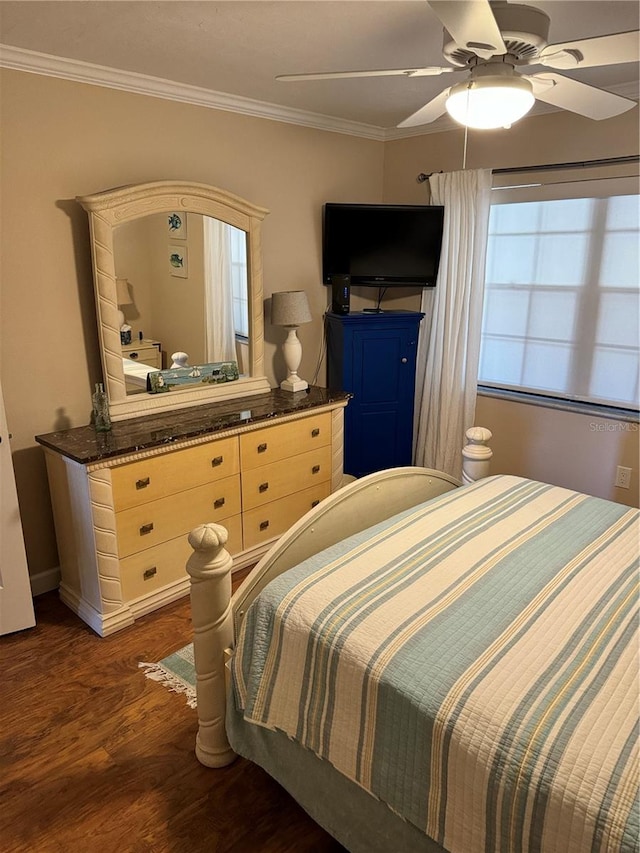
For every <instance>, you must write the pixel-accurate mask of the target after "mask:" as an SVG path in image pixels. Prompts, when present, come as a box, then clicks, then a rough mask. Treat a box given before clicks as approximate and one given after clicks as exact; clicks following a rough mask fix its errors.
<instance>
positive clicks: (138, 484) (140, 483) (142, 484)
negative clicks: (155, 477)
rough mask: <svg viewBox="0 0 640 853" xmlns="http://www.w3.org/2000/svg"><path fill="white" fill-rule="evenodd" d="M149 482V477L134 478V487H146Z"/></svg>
mask: <svg viewBox="0 0 640 853" xmlns="http://www.w3.org/2000/svg"><path fill="white" fill-rule="evenodd" d="M150 482H151V478H150V477H145V478H144V480H136V489H146V488H147V486H148V485H149V483H150Z"/></svg>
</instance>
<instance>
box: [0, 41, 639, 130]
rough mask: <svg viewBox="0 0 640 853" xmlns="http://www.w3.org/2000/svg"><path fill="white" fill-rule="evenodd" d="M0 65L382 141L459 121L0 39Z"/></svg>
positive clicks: (618, 89)
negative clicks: (146, 70) (189, 79)
mask: <svg viewBox="0 0 640 853" xmlns="http://www.w3.org/2000/svg"><path fill="white" fill-rule="evenodd" d="M0 67H4V68H11V69H13V70H15V71H25V72H28V73H31V74H42V75H43V76H45V77H59V78H61V79H63V80H72V81H73V82H75V83H88V84H89V85H92V86H104V87H106V88H108V89H118V90H120V91H122V92H133V93H134V94H137V95H147V96H149V97H153V98H164V99H165V100H168V101H179V102H180V103H184V104H193V105H194V106H198V107H206V108H208V109H214V110H225V111H226V112H233V113H239V114H240V115H248V116H254V117H255V118H264V119H270V120H271V121H281V122H285V123H286V124H295V125H298V126H300V127H310V128H314V129H315V130H327V131H331V132H333V133H344V134H346V135H348V136H358V137H361V138H364V139H373V140H377V141H378V142H386V141H388V140H394V139H405V138H407V137H411V136H427V135H429V134H431V133H444V132H446V131H450V130H459V129H460V125H459V124H457V123H456V122H455V121H453V119H451V118H449V116H448V115H444V116H442V117H441V118H439V119H437V120H436V121H435V122H433V123H432V124H428V125H420V126H419V127H413V128H396V127H389V128H384V127H379V126H377V125H372V124H365V123H364V122H358V121H350V120H348V119H340V118H335V117H334V116H327V115H323V114H321V113H314V112H309V111H307V110H300V109H296V108H294V107H283V106H281V105H280V104H272V103H268V102H266V101H257V100H254V99H253V98H245V97H242V96H241V95H230V94H228V93H227V92H216V91H214V90H213V89H205V88H202V87H200V86H191V85H189V84H187V83H176V82H175V81H173V80H166V79H164V78H162V77H152V76H150V75H147V74H138V73H137V72H136V71H122V70H121V69H118V68H111V67H109V66H106V65H96V64H94V63H91V62H82V61H80V60H77V59H67V58H66V57H62V56H53V55H51V54H48V53H38V52H37V51H34V50H26V49H24V48H21V47H14V46H13V45H6V44H0ZM608 91H610V92H613V93H614V94H616V95H622V96H623V97H626V98H631V99H632V100H637V99H638V84H637V83H633V82H632V83H623V84H620V85H618V86H612V87H610V88H609V89H608ZM560 111H561V110H560V108H559V107H553V106H551V105H550V104H544V103H542V102H540V101H538V102H537V103H536V105H535V107H534V109H533V110H532V112H531V113H530V114H529V115H530V116H531V117H533V116H536V115H543V114H545V113H552V112H560Z"/></svg>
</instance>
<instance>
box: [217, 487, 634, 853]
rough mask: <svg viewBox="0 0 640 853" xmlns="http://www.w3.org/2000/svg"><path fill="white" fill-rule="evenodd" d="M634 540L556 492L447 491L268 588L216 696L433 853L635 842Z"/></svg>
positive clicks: (613, 852) (579, 499)
mask: <svg viewBox="0 0 640 853" xmlns="http://www.w3.org/2000/svg"><path fill="white" fill-rule="evenodd" d="M638 538H639V527H638V511H637V510H633V509H629V508H627V507H624V506H621V505H619V504H614V503H611V502H608V501H603V500H600V499H598V498H593V497H587V496H585V495H581V494H578V493H576V492H571V491H568V490H566V489H561V488H557V487H554V486H549V485H545V484H542V483H537V482H533V481H530V480H523V479H520V478H516V477H509V476H498V477H490V478H488V479H487V480H483V481H480V482H478V483H476V484H474V485H471V486H467V487H464V488H460V489H456V490H454V491H452V492H449V493H447V494H446V495H443V496H441V497H439V498H436V499H435V500H433V501H429V502H427V503H425V504H423V505H421V506H420V507H416V508H414V509H411V510H410V511H408V512H405V513H402V514H400V515H398V516H395V517H394V518H393V519H391V520H390V521H387V522H384V523H383V524H381V525H378V526H376V527H373V528H370V529H369V530H368V531H366V532H365V533H363V534H358V535H356V536H354V537H351V538H350V539H349V540H346V542H344V543H341V544H340V546H336V547H335V548H331V549H328V550H327V551H325V552H323V554H321V555H318V556H316V557H314V558H312V559H311V560H308V561H306V562H305V563H303V564H301V565H300V566H298V567H296V568H295V569H293V570H291V571H289V572H287V573H286V574H285V575H283V576H281V577H279V578H277V579H276V580H275V581H273V582H272V583H271V584H270V585H269V586H268V587H267V588H266V589H265V590H264V592H263V593H262V594H261V596H260V597H259V598H258V599H257V600H256V601H255V602H254V604H253V605H252V607H251V608H250V610H249V612H248V614H247V617H246V620H245V624H244V628H243V631H242V634H241V636H240V638H239V640H238V645H237V649H236V654H235V656H234V659H233V683H234V690H235V696H236V703H237V705H238V707H239V708H241V709H243V713H244V717H245V719H246V720H247V721H249V722H250V723H255V724H256V725H259V726H265V727H267V728H269V729H273V730H280V731H282V732H284V733H285V734H287V735H288V736H289V737H290V738H292V739H294V740H295V741H297V742H299V743H300V744H301V745H302V746H304V747H306V748H307V749H310V750H312V751H313V752H314V753H315V754H316V755H317V756H319V757H320V758H323V759H325V760H327V761H329V762H330V763H331V764H332V765H334V767H335V768H336V769H337V770H339V771H340V772H341V773H343V774H344V775H345V776H347V777H348V778H349V779H351V780H353V781H354V782H355V783H357V784H358V785H360V786H362V787H363V788H365V789H366V790H367V791H369V792H370V793H371V794H372V795H373V796H375V797H377V798H378V799H380V800H382V801H383V802H385V803H386V804H387V805H388V806H389V807H390V808H391V809H392V810H394V811H395V812H396V813H398V814H399V815H401V816H402V817H404V818H405V819H406V820H408V821H410V822H411V823H413V824H414V825H416V826H417V827H419V828H420V829H422V830H424V832H425V833H426V834H427V835H429V836H430V837H431V838H433V839H435V840H436V841H438V842H439V843H440V844H441V845H442V846H443V847H444V848H445V849H446V850H448V851H450V853H533V851H541V853H617V851H624V853H631V851H637V850H638V800H637V792H638V738H637V735H638V636H637V627H638V621H637V620H638V603H639V602H638ZM399 853H400V852H399ZM402 853H404V851H403V852H402Z"/></svg>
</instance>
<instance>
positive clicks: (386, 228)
mask: <svg viewBox="0 0 640 853" xmlns="http://www.w3.org/2000/svg"><path fill="white" fill-rule="evenodd" d="M443 221H444V207H442V206H440V205H418V204H416V205H413V204H333V203H327V204H325V205H324V218H323V231H322V235H323V236H322V275H323V281H324V284H331V278H332V276H334V275H350V276H351V284H352V285H354V284H355V285H365V286H374V287H411V286H414V287H435V284H436V279H437V277H438V266H439V264H440V250H441V247H442V226H443Z"/></svg>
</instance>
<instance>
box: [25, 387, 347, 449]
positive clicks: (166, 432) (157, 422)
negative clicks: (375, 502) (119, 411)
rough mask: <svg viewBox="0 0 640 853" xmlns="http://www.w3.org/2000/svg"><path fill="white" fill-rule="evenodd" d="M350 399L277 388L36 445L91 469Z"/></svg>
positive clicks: (44, 438) (72, 432)
mask: <svg viewBox="0 0 640 853" xmlns="http://www.w3.org/2000/svg"><path fill="white" fill-rule="evenodd" d="M350 396H351V395H350V394H347V393H345V392H343V391H329V390H328V389H327V388H317V387H312V388H310V389H309V391H308V392H307V391H298V392H296V393H295V394H291V393H290V392H287V391H281V390H280V389H279V388H276V389H275V390H273V391H270V392H269V393H268V394H256V395H254V396H250V397H239V398H238V399H236V400H224V401H222V402H219V403H207V404H205V405H202V406H191V407H189V408H188V409H181V410H180V411H176V412H163V413H162V414H153V415H144V416H143V417H139V418H129V419H128V420H123V421H116V422H114V423H113V426H112V428H111V430H110V431H109V432H96V430H95V429H94V428H93V426H91V425H89V426H83V427H76V428H74V429H68V430H62V431H60V432H49V433H46V434H45V435H37V436H36V441H37V442H38V443H39V444H42V445H44V447H48V448H50V449H51V450H55V451H56V452H57V453H60V454H62V455H63V456H68V457H69V458H70V459H74V460H75V461H76V462H80V463H82V464H83V465H88V464H90V463H92V462H99V461H100V460H102V459H109V458H110V457H113V456H121V455H124V454H127V453H135V452H136V451H138V450H148V449H151V448H153V447H161V446H162V445H165V444H173V443H175V442H180V441H186V440H187V439H190V438H196V437H198V436H205V435H211V436H212V437H214V438H215V434H216V432H222V431H223V430H227V429H232V428H233V427H238V426H243V425H245V424H251V423H261V422H263V421H269V420H270V419H271V418H275V417H278V416H279V415H292V414H297V413H301V412H304V411H305V410H307V409H315V408H318V407H319V406H326V405H329V404H331V403H337V402H344V401H345V400H348V399H349V398H350Z"/></svg>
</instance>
